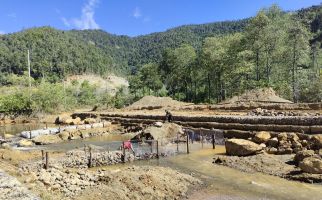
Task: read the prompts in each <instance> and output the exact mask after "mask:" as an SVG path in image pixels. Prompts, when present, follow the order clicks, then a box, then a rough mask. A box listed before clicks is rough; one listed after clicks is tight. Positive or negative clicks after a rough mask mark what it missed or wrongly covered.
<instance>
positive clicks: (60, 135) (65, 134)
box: [58, 131, 69, 140]
mask: <svg viewBox="0 0 322 200" xmlns="http://www.w3.org/2000/svg"><path fill="white" fill-rule="evenodd" d="M58 136H59V137H60V138H61V139H62V140H68V138H69V132H68V131H63V132H61V133H59V134H58Z"/></svg>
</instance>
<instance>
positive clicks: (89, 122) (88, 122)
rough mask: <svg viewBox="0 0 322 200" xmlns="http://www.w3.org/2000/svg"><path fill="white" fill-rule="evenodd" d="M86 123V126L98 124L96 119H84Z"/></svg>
mask: <svg viewBox="0 0 322 200" xmlns="http://www.w3.org/2000/svg"><path fill="white" fill-rule="evenodd" d="M84 123H85V124H94V123H96V119H94V118H86V119H84Z"/></svg>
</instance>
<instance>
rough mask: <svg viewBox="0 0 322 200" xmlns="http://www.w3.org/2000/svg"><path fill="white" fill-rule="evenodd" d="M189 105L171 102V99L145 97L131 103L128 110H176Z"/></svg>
mask: <svg viewBox="0 0 322 200" xmlns="http://www.w3.org/2000/svg"><path fill="white" fill-rule="evenodd" d="M187 105H191V103H185V102H180V101H176V100H173V99H172V98H171V97H155V96H145V97H143V98H142V99H140V100H138V101H137V102H135V103H133V104H132V105H130V106H129V107H127V109H128V110H153V109H161V108H176V107H182V106H187Z"/></svg>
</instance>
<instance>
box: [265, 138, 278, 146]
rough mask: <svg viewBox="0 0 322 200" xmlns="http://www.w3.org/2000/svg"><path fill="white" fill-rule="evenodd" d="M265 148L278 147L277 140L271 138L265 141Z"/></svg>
mask: <svg viewBox="0 0 322 200" xmlns="http://www.w3.org/2000/svg"><path fill="white" fill-rule="evenodd" d="M267 146H269V147H275V148H276V147H278V139H277V138H276V137H274V138H271V139H269V140H268V141H267Z"/></svg>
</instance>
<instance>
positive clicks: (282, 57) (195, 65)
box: [130, 5, 322, 102]
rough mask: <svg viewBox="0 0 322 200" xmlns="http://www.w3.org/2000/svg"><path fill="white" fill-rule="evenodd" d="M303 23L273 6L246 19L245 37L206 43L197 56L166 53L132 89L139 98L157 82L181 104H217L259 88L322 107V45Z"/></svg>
mask: <svg viewBox="0 0 322 200" xmlns="http://www.w3.org/2000/svg"><path fill="white" fill-rule="evenodd" d="M302 22H303V20H300V19H299V18H298V15H297V14H292V13H285V12H283V11H282V10H280V8H279V7H277V6H275V5H273V6H272V7H270V8H268V9H263V10H261V11H259V12H258V14H257V15H256V16H255V17H253V18H252V19H250V21H249V23H248V24H247V26H246V27H245V30H244V31H243V32H240V33H233V34H224V35H215V36H213V37H207V38H205V39H204V41H203V44H202V47H201V49H200V50H199V49H197V48H194V47H193V46H192V45H190V44H183V45H181V46H179V47H177V48H173V49H172V48H171V49H167V50H166V51H164V54H163V56H162V59H161V61H160V62H157V63H151V64H150V66H155V65H158V66H159V70H160V72H158V73H154V71H153V70H145V71H146V73H150V74H149V75H148V76H142V75H141V74H142V72H141V71H140V70H139V71H138V73H137V74H135V73H134V74H133V76H132V77H131V79H130V87H131V88H132V89H136V90H135V91H134V92H136V93H137V92H139V93H141V94H143V95H144V94H146V92H144V90H143V91H142V88H140V87H139V86H140V84H141V85H142V84H143V85H144V87H148V88H149V90H148V91H149V92H151V91H153V92H157V91H156V90H155V89H156V88H153V87H151V85H153V84H152V83H149V84H144V83H145V82H146V81H147V78H146V77H158V76H161V77H162V83H163V84H164V85H165V86H166V89H167V91H168V94H169V95H171V96H172V97H174V98H176V99H180V100H185V101H192V102H205V101H208V102H220V101H222V100H224V99H225V98H227V97H231V96H234V95H235V94H240V93H243V92H244V91H245V90H250V89H254V88H262V87H273V88H274V89H275V90H277V91H278V92H279V94H281V95H282V96H283V97H285V98H287V99H290V100H292V101H294V102H298V101H307V102H316V101H321V100H322V78H321V77H322V74H321V67H320V65H319V64H318V63H321V62H319V61H320V60H321V58H322V54H321V48H320V45H321V44H320V43H319V42H318V41H313V40H312V38H313V37H314V36H315V34H314V33H313V34H312V33H311V32H310V31H309V30H310V29H309V27H308V26H307V25H308V24H306V23H302ZM144 66H146V65H144ZM153 80H156V81H157V80H158V79H157V78H154V79H153ZM160 88H161V87H159V88H158V89H160ZM313 94H314V95H313Z"/></svg>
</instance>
